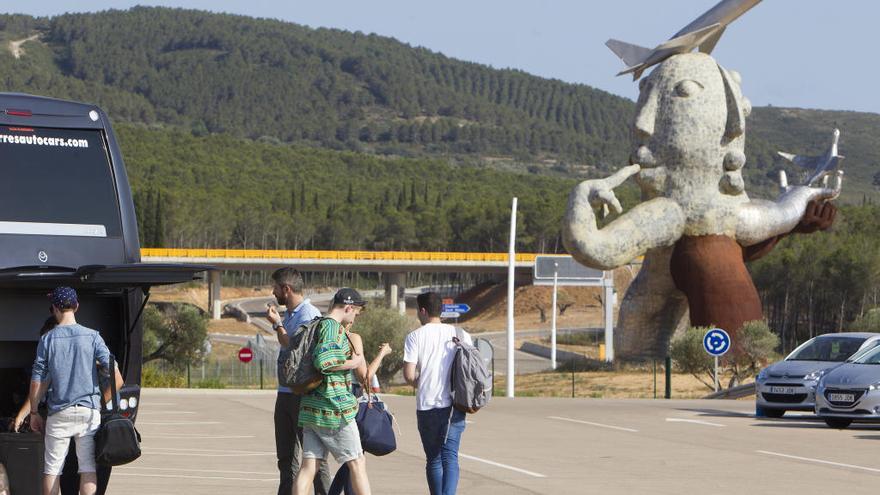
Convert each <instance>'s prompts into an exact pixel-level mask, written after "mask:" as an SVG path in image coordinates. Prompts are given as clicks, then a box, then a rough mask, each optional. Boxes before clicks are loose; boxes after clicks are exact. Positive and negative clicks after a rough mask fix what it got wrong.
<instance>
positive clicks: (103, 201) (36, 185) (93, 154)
mask: <svg viewBox="0 0 880 495" xmlns="http://www.w3.org/2000/svg"><path fill="white" fill-rule="evenodd" d="M101 133H102V131H101V130H99V129H47V128H40V127H13V126H0V234H35V235H70V236H91V237H119V236H120V235H121V233H122V228H121V221H120V217H119V202H118V199H117V195H116V187H115V185H114V181H113V173H112V170H111V166H110V158H109V154H108V153H107V147H106V145H105V143H104V139H103V136H102V134H101Z"/></svg>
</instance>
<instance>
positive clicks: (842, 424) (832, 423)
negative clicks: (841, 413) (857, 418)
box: [825, 418, 852, 430]
mask: <svg viewBox="0 0 880 495" xmlns="http://www.w3.org/2000/svg"><path fill="white" fill-rule="evenodd" d="M825 424H826V425H828V427H829V428H837V429H838V430H842V429H844V428H846V427H847V426H849V425H851V424H852V420H851V419H846V418H825Z"/></svg>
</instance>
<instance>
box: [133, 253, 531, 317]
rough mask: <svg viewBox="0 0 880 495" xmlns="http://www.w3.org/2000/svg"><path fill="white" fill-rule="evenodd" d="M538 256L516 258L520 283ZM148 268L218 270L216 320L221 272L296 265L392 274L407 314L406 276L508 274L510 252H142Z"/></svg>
mask: <svg viewBox="0 0 880 495" xmlns="http://www.w3.org/2000/svg"><path fill="white" fill-rule="evenodd" d="M536 256H537V255H535V254H516V255H515V260H514V263H515V267H514V268H515V273H516V277H517V278H518V279H526V278H527V279H530V278H531V276H532V271H533V269H534V265H535V257H536ZM141 260H142V261H143V262H144V263H188V264H201V265H210V266H213V267H216V270H213V271H211V272H209V275H208V307H209V308H211V315H212V318H215V319H217V318H220V313H221V302H220V287H221V281H220V273H221V271H222V270H267V271H274V270H276V269H278V268H281V267H283V266H293V267H296V268H297V269H298V270H300V271H304V272H310V271H315V272H324V271H349V272H351V271H359V272H373V273H383V274H387V276H386V277H384V279H385V301H386V303H387V304H388V306H389V307H392V308H401V310H402V309H403V304H402V303H403V301H402V296H400V295H401V294H403V290H404V289H405V284H406V274H407V273H409V272H422V273H495V274H506V273H507V270H508V255H507V253H455V252H448V253H444V252H401V251H306V250H255V249H165V248H145V249H141Z"/></svg>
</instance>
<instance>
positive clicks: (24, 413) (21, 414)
mask: <svg viewBox="0 0 880 495" xmlns="http://www.w3.org/2000/svg"><path fill="white" fill-rule="evenodd" d="M30 413H31V401H29V400H25V401H24V404H22V405H21V408H20V409H19V410H18V414H16V415H15V418H14V419H13V420H12V424H10V425H9V429H10V430H12V431H13V432H17V431H18V429H19V428H21V425H22V423H24V418H26V417H28V415H29V414H30Z"/></svg>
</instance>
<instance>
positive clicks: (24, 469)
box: [0, 433, 43, 495]
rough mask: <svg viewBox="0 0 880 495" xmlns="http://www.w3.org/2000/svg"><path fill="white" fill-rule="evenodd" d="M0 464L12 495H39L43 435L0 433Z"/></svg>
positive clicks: (41, 475) (41, 476)
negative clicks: (7, 479) (5, 474)
mask: <svg viewBox="0 0 880 495" xmlns="http://www.w3.org/2000/svg"><path fill="white" fill-rule="evenodd" d="M0 463H2V464H3V465H4V466H6V473H7V475H8V476H9V485H10V486H9V492H10V494H12V495H39V494H40V492H41V491H42V490H41V487H42V479H43V435H40V434H39V433H0Z"/></svg>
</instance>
